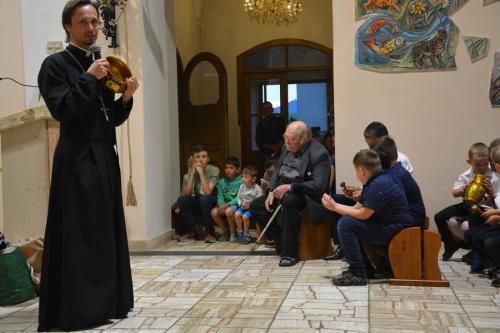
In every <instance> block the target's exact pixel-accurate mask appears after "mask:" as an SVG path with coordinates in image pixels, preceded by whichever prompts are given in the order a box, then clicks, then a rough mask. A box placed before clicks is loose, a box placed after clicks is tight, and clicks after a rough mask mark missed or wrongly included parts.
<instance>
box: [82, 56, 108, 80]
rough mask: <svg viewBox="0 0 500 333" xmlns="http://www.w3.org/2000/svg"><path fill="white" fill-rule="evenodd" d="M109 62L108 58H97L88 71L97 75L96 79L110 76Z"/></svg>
mask: <svg viewBox="0 0 500 333" xmlns="http://www.w3.org/2000/svg"><path fill="white" fill-rule="evenodd" d="M108 70H109V62H108V61H107V60H106V59H97V60H96V61H94V63H93V64H92V65H90V67H89V69H87V73H89V74H92V75H94V76H95V78H96V79H98V80H100V79H103V78H105V77H106V76H108Z"/></svg>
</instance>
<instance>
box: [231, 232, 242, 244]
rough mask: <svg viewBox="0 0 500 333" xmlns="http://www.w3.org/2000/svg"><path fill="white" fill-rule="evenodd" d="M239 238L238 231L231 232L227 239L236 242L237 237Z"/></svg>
mask: <svg viewBox="0 0 500 333" xmlns="http://www.w3.org/2000/svg"><path fill="white" fill-rule="evenodd" d="M239 238H240V236H239V234H238V233H236V232H233V233H232V234H231V237H229V241H230V242H231V243H238V239H239Z"/></svg>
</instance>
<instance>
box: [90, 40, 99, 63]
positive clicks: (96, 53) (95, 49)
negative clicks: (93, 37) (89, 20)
mask: <svg viewBox="0 0 500 333" xmlns="http://www.w3.org/2000/svg"><path fill="white" fill-rule="evenodd" d="M90 52H92V54H93V55H94V61H95V60H97V59H101V45H99V44H92V45H91V46H90Z"/></svg>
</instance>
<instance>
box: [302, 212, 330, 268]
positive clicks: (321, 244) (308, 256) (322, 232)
mask: <svg viewBox="0 0 500 333" xmlns="http://www.w3.org/2000/svg"><path fill="white" fill-rule="evenodd" d="M330 229H331V223H330V221H328V222H325V223H323V224H320V225H318V226H315V225H314V224H313V223H312V222H311V218H310V217H309V213H308V212H307V209H306V210H304V213H303V214H302V221H301V223H300V233H299V260H315V259H323V258H324V257H326V256H328V255H331V254H332V253H333V247H332V242H331V240H330V238H331V233H330V232H331V231H330Z"/></svg>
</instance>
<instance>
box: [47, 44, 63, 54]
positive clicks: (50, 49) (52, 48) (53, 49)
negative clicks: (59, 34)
mask: <svg viewBox="0 0 500 333" xmlns="http://www.w3.org/2000/svg"><path fill="white" fill-rule="evenodd" d="M62 50H63V42H61V41H50V42H47V54H48V55H51V54H54V53H57V52H61V51H62Z"/></svg>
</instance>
